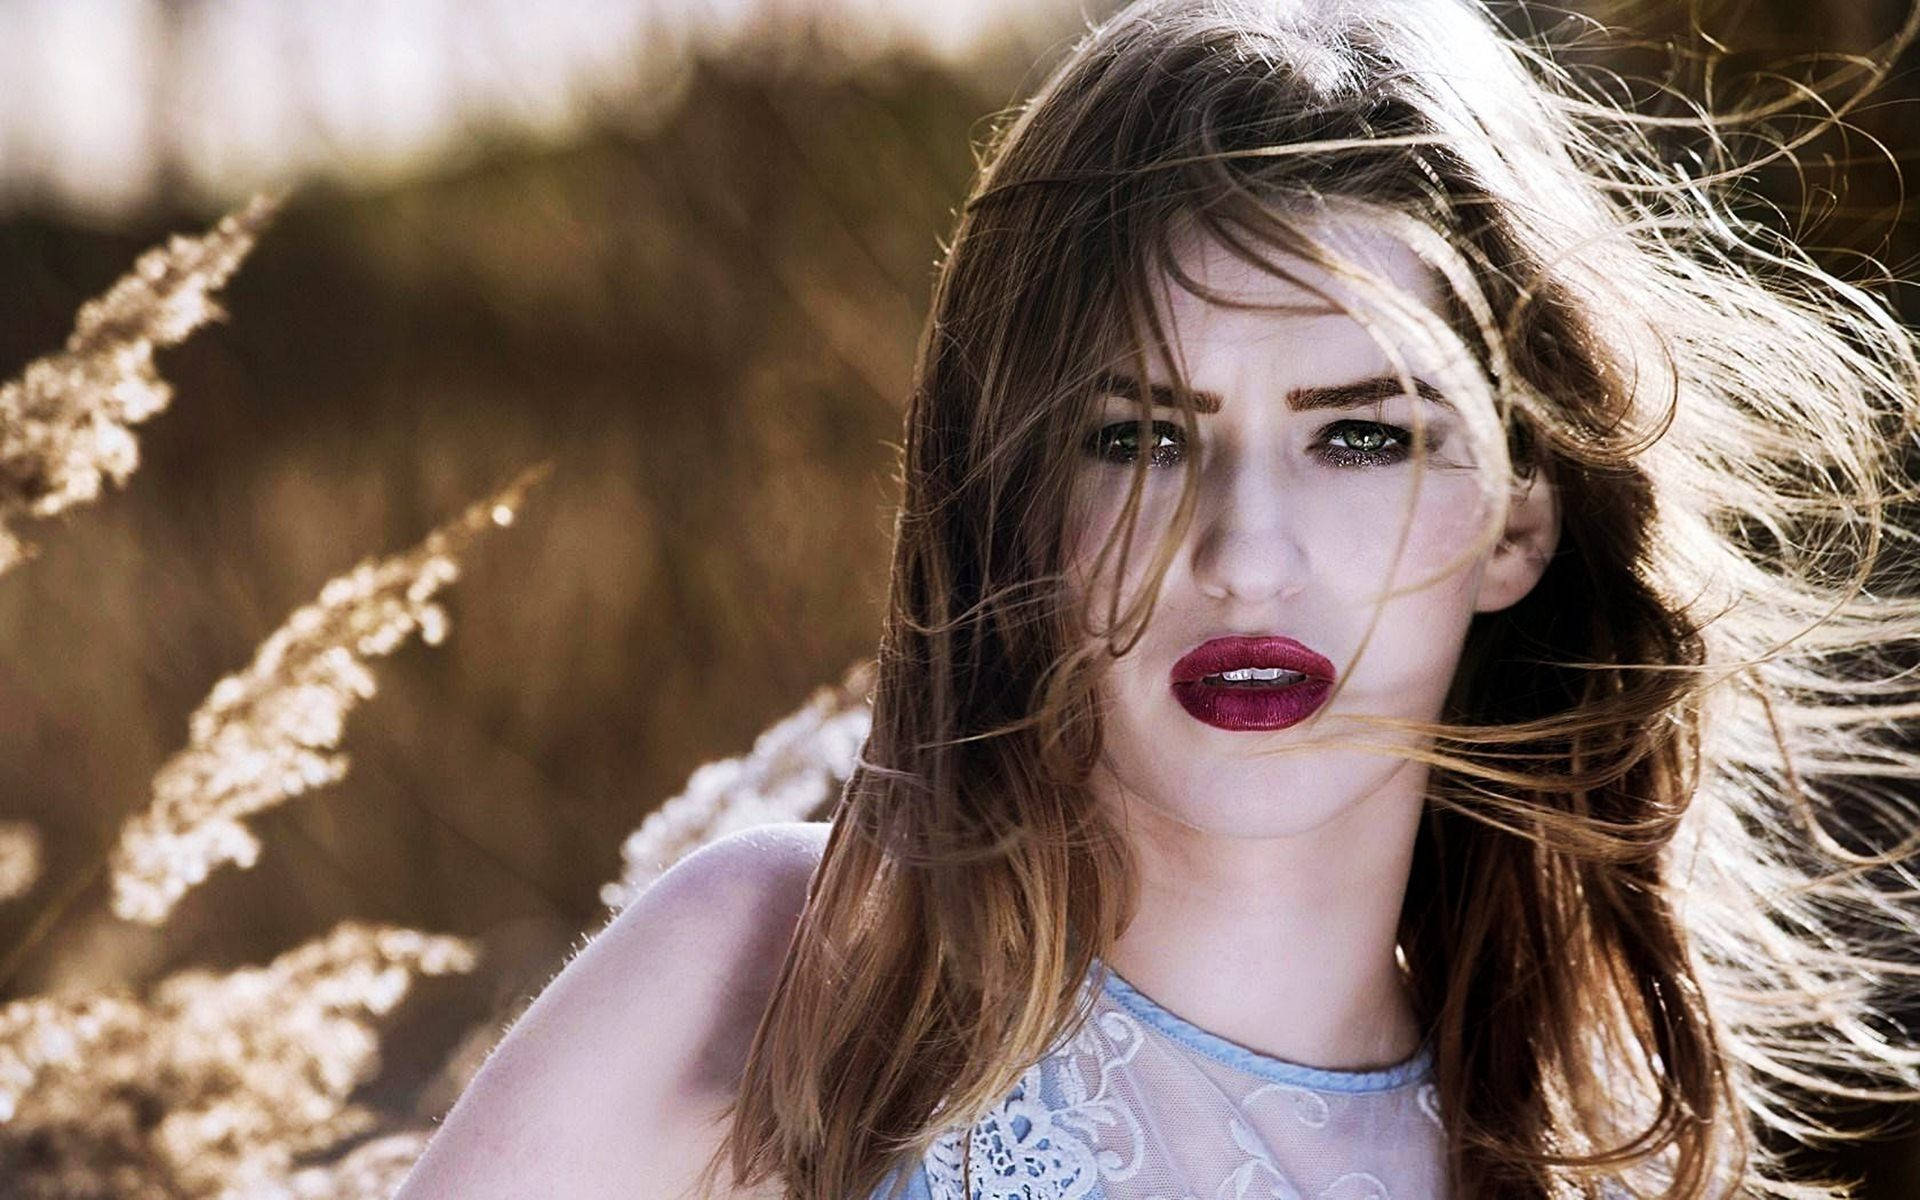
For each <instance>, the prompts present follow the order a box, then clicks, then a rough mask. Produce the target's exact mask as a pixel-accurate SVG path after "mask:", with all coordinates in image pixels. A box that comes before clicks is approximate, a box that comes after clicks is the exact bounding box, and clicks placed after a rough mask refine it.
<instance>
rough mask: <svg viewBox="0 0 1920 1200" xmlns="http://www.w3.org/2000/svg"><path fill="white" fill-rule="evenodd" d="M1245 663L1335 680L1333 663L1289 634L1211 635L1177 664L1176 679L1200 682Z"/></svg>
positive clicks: (1249, 665) (1174, 677)
mask: <svg viewBox="0 0 1920 1200" xmlns="http://www.w3.org/2000/svg"><path fill="white" fill-rule="evenodd" d="M1244 667H1278V668H1280V669H1281V670H1283V671H1298V672H1300V673H1301V674H1302V675H1306V676H1309V677H1311V678H1314V679H1324V680H1326V681H1327V682H1328V683H1332V682H1333V676H1334V669H1333V664H1332V663H1331V662H1329V661H1327V659H1326V658H1325V657H1323V656H1322V655H1319V654H1315V653H1314V652H1313V651H1311V650H1309V649H1307V648H1306V647H1305V646H1303V645H1301V644H1300V643H1299V642H1296V641H1294V640H1293V639H1292V638H1289V637H1244V636H1235V637H1217V638H1209V639H1207V640H1206V641H1204V642H1202V643H1200V644H1199V645H1198V646H1195V647H1194V648H1193V649H1191V650H1189V651H1187V653H1186V654H1184V655H1183V656H1181V659H1180V661H1179V662H1177V663H1175V664H1173V682H1174V683H1197V682H1199V681H1200V680H1202V679H1205V678H1206V677H1207V676H1209V675H1219V674H1221V673H1222V672H1225V671H1237V670H1240V669H1242V668H1244Z"/></svg>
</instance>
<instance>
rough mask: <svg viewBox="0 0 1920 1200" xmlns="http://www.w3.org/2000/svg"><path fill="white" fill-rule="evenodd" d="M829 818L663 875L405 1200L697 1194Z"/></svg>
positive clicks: (432, 1151)
mask: <svg viewBox="0 0 1920 1200" xmlns="http://www.w3.org/2000/svg"><path fill="white" fill-rule="evenodd" d="M827 829H828V827H827V826H826V825H825V824H822V823H816V822H805V823H802V822H792V823H781V824H775V825H765V826H758V827H755V828H752V829H746V830H742V831H740V832H738V833H733V834H729V835H727V836H725V837H723V838H720V839H718V840H716V841H714V842H713V843H711V844H709V845H707V846H704V847H702V848H701V849H699V850H697V851H695V852H694V853H692V854H690V855H688V856H687V857H686V858H684V859H682V860H681V861H679V862H678V863H676V864H674V866H673V867H672V869H670V870H669V871H667V872H666V873H665V874H663V875H662V876H661V877H660V878H659V879H657V880H656V881H654V883H653V884H652V885H651V886H649V887H648V888H647V889H646V890H645V891H644V892H642V893H641V894H640V895H639V896H638V897H636V898H635V899H634V900H633V901H632V903H630V904H629V905H627V907H626V908H624V909H623V910H621V912H620V913H619V914H618V915H617V916H615V917H614V918H613V920H611V921H610V922H609V923H608V924H607V925H606V926H605V927H604V928H603V929H601V930H600V931H599V932H598V933H597V934H595V935H594V936H592V937H591V938H589V939H588V940H587V941H586V943H585V945H584V946H583V947H582V948H581V949H580V950H579V951H578V952H577V953H576V954H574V955H573V956H572V958H571V959H570V960H569V961H568V962H567V964H566V966H565V967H564V968H562V969H561V971H560V972H559V974H558V975H557V976H555V978H554V979H553V980H552V982H550V983H549V984H548V985H547V987H546V988H545V989H544V990H543V991H542V992H541V993H540V995H539V996H538V997H537V998H536V999H535V1000H534V1002H533V1004H532V1005H531V1006H530V1007H528V1009H527V1010H526V1012H525V1014H524V1015H523V1016H521V1017H520V1019H519V1020H518V1021H516V1022H515V1023H514V1024H513V1026H512V1028H510V1029H509V1030H508V1031H507V1033H506V1036H505V1037H503V1038H502V1039H501V1041H500V1043H499V1044H498V1046H496V1047H495V1049H494V1051H493V1053H492V1054H491V1055H490V1056H489V1057H488V1058H487V1061H486V1063H485V1064H484V1065H483V1066H482V1067H481V1069H480V1071H479V1073H478V1074H477V1075H475V1077H474V1080H473V1082H472V1084H471V1085H469V1087H468V1088H467V1090H466V1092H465V1093H464V1094H463V1095H462V1096H461V1097H460V1100H459V1102H458V1103H457V1104H455V1105H454V1108H453V1110H452V1111H451V1112H450V1113H448V1114H447V1117H446V1119H445V1120H444V1121H443V1122H442V1124H441V1128H440V1129H439V1130H438V1132H436V1134H435V1135H434V1137H433V1140H432V1142H431V1143H430V1144H429V1145H428V1147H427V1150H426V1153H425V1154H424V1155H422V1157H421V1159H420V1162H419V1164H418V1165H417V1166H416V1167H415V1168H414V1171H413V1173H412V1174H411V1175H410V1176H409V1177H408V1179H407V1182H406V1185H405V1186H404V1187H403V1188H402V1189H401V1191H400V1193H399V1195H398V1196H397V1197H396V1200H438V1198H440V1197H456V1196H457V1197H460V1198H461V1200H496V1198H498V1200H505V1198H506V1197H508V1196H525V1195H529V1194H539V1195H543V1196H551V1197H554V1198H555V1200H598V1198H600V1197H614V1196H622V1197H627V1196H635V1195H646V1196H655V1195H658V1196H661V1197H669V1196H678V1195H683V1194H686V1189H687V1188H688V1187H689V1185H690V1184H691V1183H692V1182H693V1179H694V1176H695V1173H696V1172H697V1171H698V1169H699V1168H700V1166H701V1165H703V1164H704V1163H705V1162H706V1159H707V1156H708V1155H709V1154H710V1153H711V1151H712V1150H713V1148H714V1146H716V1145H717V1144H718V1140H719V1136H720V1134H721V1132H722V1127H721V1125H720V1124H719V1123H718V1119H719V1117H720V1116H721V1110H722V1109H723V1108H724V1107H725V1105H726V1104H727V1103H728V1102H729V1101H730V1100H731V1099H732V1098H733V1094H734V1091H735V1089H736V1088H737V1086H738V1081H739V1077H740V1071H741V1069H742V1067H743V1066H744V1064H745V1061H746V1051H747V1047H748V1043H749V1042H750V1040H751V1038H752V1035H753V1031H754V1028H755V1027H756V1025H757V1024H758V1022H759V1018H760V1014H761V1012H762V1011H763V1010H764V1008H765V1006H766V1001H767V996H768V995H769V994H770V992H771V990H772V987H773V982H774V980H775V978H776V977H777V975H778V972H779V968H780V963H781V959H782V956H783V955H784V953H785V951H786V947H787V943H788V942H789V941H790V940H791V938H792V934H793V929H794V925H795V922H796V921H797V920H798V918H799V914H800V910H801V907H802V906H803V905H804V903H805V901H806V891H807V884H808V881H809V880H810V878H811V877H812V874H813V870H814V868H815V866H816V865H817V864H818V863H819V860H820V855H821V852H822V850H823V849H824V848H825V845H826V833H827Z"/></svg>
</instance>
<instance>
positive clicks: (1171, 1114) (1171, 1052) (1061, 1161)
mask: <svg viewBox="0 0 1920 1200" xmlns="http://www.w3.org/2000/svg"><path fill="white" fill-rule="evenodd" d="M1429 1072H1430V1059H1429V1058H1428V1056H1427V1055H1426V1054H1425V1052H1424V1051H1423V1052H1422V1053H1421V1054H1419V1055H1416V1056H1415V1057H1414V1058H1413V1059H1409V1060H1408V1061H1407V1062H1405V1063H1402V1064H1400V1065H1398V1066H1396V1067H1392V1068H1388V1069H1386V1070H1383V1071H1372V1072H1353V1071H1323V1070H1318V1069H1315V1068H1309V1067H1303V1066H1300V1065H1298V1064H1294V1063H1287V1062H1284V1061H1282V1060H1279V1059H1275V1058H1271V1057H1268V1056H1265V1055H1261V1054H1258V1053H1256V1052H1254V1051H1252V1050H1249V1049H1247V1048H1246V1047H1243V1046H1239V1045H1237V1044H1235V1043H1232V1042H1229V1041H1227V1040H1225V1039H1223V1038H1219V1037H1216V1036H1215V1035H1213V1034H1210V1033H1207V1032H1206V1031H1205V1030H1201V1029H1199V1028H1198V1027H1196V1026H1193V1025H1191V1024H1189V1023H1188V1022H1186V1021H1184V1020H1183V1019H1182V1018H1180V1017H1178V1016H1176V1015H1174V1014H1172V1013H1170V1012H1168V1011H1167V1010H1165V1009H1163V1008H1161V1007H1159V1006H1158V1005H1157V1004H1155V1003H1154V1002H1153V1001H1152V1000H1150V999H1148V998H1147V997H1145V996H1144V995H1142V994H1141V993H1139V992H1137V991H1135V990H1134V989H1133V988H1132V987H1131V986H1129V985H1128V984H1127V983H1126V982H1125V981H1124V980H1121V979H1120V978H1119V976H1117V975H1113V974H1111V973H1109V974H1107V976H1106V984H1105V986H1104V988H1103V989H1102V994H1101V995H1100V996H1098V997H1096V998H1095V1004H1094V1008H1093V1011H1092V1014H1091V1015H1090V1017H1089V1019H1088V1020H1087V1022H1086V1023H1085V1024H1084V1025H1082V1026H1081V1027H1080V1029H1079V1030H1078V1031H1076V1032H1075V1034H1074V1035H1073V1036H1072V1037H1071V1038H1068V1039H1066V1040H1065V1041H1064V1042H1063V1043H1062V1044H1060V1045H1059V1046H1057V1047H1056V1048H1055V1049H1054V1050H1053V1051H1051V1052H1050V1053H1049V1054H1047V1055H1046V1056H1045V1057H1044V1058H1042V1059H1041V1060H1040V1061H1039V1062H1038V1063H1035V1064H1034V1065H1033V1066H1032V1067H1031V1068H1029V1069H1028V1070H1027V1071H1026V1072H1025V1073H1024V1074H1023V1075H1022V1076H1021V1078H1020V1081H1019V1083H1018V1084H1017V1085H1016V1086H1015V1087H1014V1088H1013V1089H1012V1090H1011V1091H1010V1092H1009V1093H1008V1094H1007V1096H1006V1097H1005V1098H1004V1099H1003V1100H1002V1101H1001V1103H1000V1104H999V1105H998V1106H996V1107H995V1108H994V1109H993V1110H992V1111H991V1112H989V1113H987V1114H985V1115H984V1116H982V1117H981V1118H980V1119H978V1120H977V1121H975V1122H974V1123H973V1124H972V1125H971V1126H966V1127H957V1128H954V1129H950V1130H948V1131H947V1133H946V1134H945V1135H944V1136H943V1137H942V1138H941V1139H940V1140H939V1141H938V1142H936V1143H935V1145H934V1146H933V1147H932V1149H931V1150H930V1151H929V1152H928V1154H927V1155H926V1156H925V1158H924V1160H923V1161H922V1163H921V1166H922V1168H923V1169H924V1171H925V1180H926V1185H927V1195H928V1196H929V1197H930V1200H1255V1198H1258V1200H1439V1198H1440V1197H1441V1196H1442V1195H1443V1191H1442V1190H1440V1187H1439V1185H1440V1181H1441V1179H1442V1176H1441V1174H1440V1166H1441V1154H1442V1152H1443V1149H1444V1140H1443V1139H1444V1135H1443V1131H1442V1127H1441V1122H1440V1112H1439V1105H1438V1095H1437V1092H1436V1091H1435V1089H1434V1087H1433V1085H1432V1084H1431V1083H1430V1082H1428V1081H1427V1077H1428V1074H1429Z"/></svg>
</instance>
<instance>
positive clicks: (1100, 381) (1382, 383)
mask: <svg viewBox="0 0 1920 1200" xmlns="http://www.w3.org/2000/svg"><path fill="white" fill-rule="evenodd" d="M1094 390H1095V391H1096V392H1099V393H1100V394H1102V395H1113V396H1134V395H1137V394H1138V393H1139V390H1140V384H1139V382H1138V381H1137V380H1135V379H1134V378H1133V376H1131V375H1127V374H1125V373H1123V372H1119V371H1104V372H1102V373H1101V374H1100V375H1098V376H1096V377H1095V380H1094ZM1413 390H1414V394H1415V395H1417V396H1419V397H1420V398H1421V399H1422V400H1426V401H1429V402H1430V403H1433V404H1437V405H1439V406H1440V407H1441V408H1444V409H1447V410H1448V411H1453V404H1452V403H1451V402H1449V401H1448V400H1447V398H1446V397H1445V396H1443V395H1441V394H1440V389H1438V388H1436V387H1434V386H1433V385H1432V384H1430V383H1428V382H1427V381H1426V380H1424V379H1416V380H1414V381H1413ZM1405 394H1406V388H1405V387H1403V386H1402V385H1401V383H1400V380H1399V378H1398V377H1397V376H1393V375H1376V376H1374V377H1373V378H1372V379H1361V380H1358V381H1356V382H1354V383H1338V384H1333V385H1331V386H1328V387H1311V388H1292V389H1290V390H1289V391H1288V392H1287V407H1288V408H1290V409H1292V410H1294V411H1295V412H1312V411H1314V410H1315V409H1323V408H1359V407H1361V406H1362V405H1367V404H1374V403H1377V402H1378V401H1381V400H1391V399H1392V398H1393V397H1395V396H1403V395H1405ZM1192 395H1193V407H1194V410H1195V411H1196V412H1201V413H1217V412H1219V411H1220V409H1221V408H1222V407H1223V406H1224V405H1225V403H1226V402H1225V401H1224V400H1222V399H1221V398H1220V394H1219V393H1218V392H1207V391H1201V390H1199V389H1195V390H1194V391H1193V393H1192ZM1147 396H1148V398H1149V399H1151V400H1152V401H1153V404H1154V407H1156V408H1178V407H1179V402H1178V401H1177V399H1176V398H1175V396H1174V391H1173V385H1171V384H1166V383H1150V384H1148V385H1147Z"/></svg>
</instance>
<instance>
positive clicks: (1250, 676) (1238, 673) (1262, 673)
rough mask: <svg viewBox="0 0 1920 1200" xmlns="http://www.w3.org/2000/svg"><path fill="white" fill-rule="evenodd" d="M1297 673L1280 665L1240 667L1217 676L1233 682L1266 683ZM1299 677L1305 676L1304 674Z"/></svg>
mask: <svg viewBox="0 0 1920 1200" xmlns="http://www.w3.org/2000/svg"><path fill="white" fill-rule="evenodd" d="M1299 675H1300V672H1298V671H1288V670H1286V669H1284V668H1281V667H1240V668H1237V669H1235V670H1232V671H1223V672H1221V674H1220V675H1219V676H1218V678H1220V679H1224V680H1228V681H1230V682H1234V683H1252V682H1256V681H1257V682H1260V683H1268V682H1272V681H1274V680H1278V679H1280V678H1282V677H1283V676H1299ZM1300 677H1301V678H1305V676H1300Z"/></svg>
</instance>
